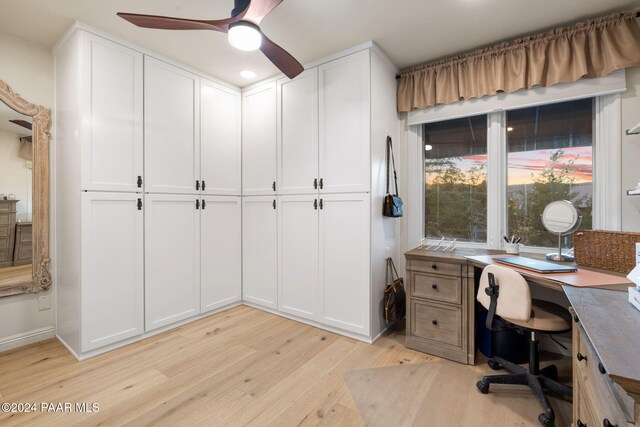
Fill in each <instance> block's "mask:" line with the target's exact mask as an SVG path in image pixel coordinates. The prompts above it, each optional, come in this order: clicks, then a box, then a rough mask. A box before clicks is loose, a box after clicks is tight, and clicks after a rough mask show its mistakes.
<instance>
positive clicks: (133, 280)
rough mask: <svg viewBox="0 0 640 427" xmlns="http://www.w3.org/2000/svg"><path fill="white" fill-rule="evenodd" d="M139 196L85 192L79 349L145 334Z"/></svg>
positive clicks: (82, 225)
mask: <svg viewBox="0 0 640 427" xmlns="http://www.w3.org/2000/svg"><path fill="white" fill-rule="evenodd" d="M138 197H141V195H138V194H132V193H105V192H101V193H94V192H83V193H82V197H81V216H80V217H81V229H82V232H81V242H80V243H81V248H82V250H81V253H82V255H81V258H80V260H79V261H80V264H81V265H80V274H81V281H82V292H80V294H79V297H80V299H81V312H82V313H81V317H82V328H81V330H82V340H81V341H82V345H81V351H89V350H93V349H96V348H99V347H103V346H105V345H108V344H112V343H115V342H117V341H121V340H124V339H127V338H131V337H134V336H136V335H140V334H142V333H143V332H144V319H143V313H144V276H143V274H144V258H143V257H144V241H143V236H144V234H143V232H144V230H143V211H142V210H138Z"/></svg>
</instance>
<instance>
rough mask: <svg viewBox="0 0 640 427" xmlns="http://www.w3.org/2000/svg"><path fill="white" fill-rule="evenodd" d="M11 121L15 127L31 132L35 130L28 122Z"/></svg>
mask: <svg viewBox="0 0 640 427" xmlns="http://www.w3.org/2000/svg"><path fill="white" fill-rule="evenodd" d="M9 121H10V122H11V123H13V124H14V125H18V126H22V127H23V128H27V129H29V130H32V129H33V125H32V124H31V123H29V122H28V121H26V120H19V119H16V120H9Z"/></svg>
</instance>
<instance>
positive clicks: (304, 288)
mask: <svg viewBox="0 0 640 427" xmlns="http://www.w3.org/2000/svg"><path fill="white" fill-rule="evenodd" d="M278 309H279V310H280V311H282V312H284V313H289V314H294V315H296V316H299V317H303V318H306V319H310V320H317V319H318V199H317V196H315V195H300V196H281V197H279V198H278Z"/></svg>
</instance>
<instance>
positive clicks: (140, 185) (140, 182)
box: [137, 175, 142, 188]
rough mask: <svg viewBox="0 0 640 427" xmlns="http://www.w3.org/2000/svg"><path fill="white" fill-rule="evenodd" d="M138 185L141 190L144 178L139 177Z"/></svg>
mask: <svg viewBox="0 0 640 427" xmlns="http://www.w3.org/2000/svg"><path fill="white" fill-rule="evenodd" d="M137 183H138V188H141V187H142V176H140V175H138V181H137Z"/></svg>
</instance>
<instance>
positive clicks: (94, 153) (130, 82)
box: [80, 33, 143, 192]
mask: <svg viewBox="0 0 640 427" xmlns="http://www.w3.org/2000/svg"><path fill="white" fill-rule="evenodd" d="M82 43H83V45H82V46H83V47H82V49H83V58H84V61H83V64H82V67H83V69H82V75H83V88H82V109H83V111H84V112H85V114H86V119H85V120H83V123H82V145H81V156H82V161H81V162H80V167H81V187H82V189H83V190H89V191H91V190H102V191H124V192H136V191H142V189H141V188H140V187H138V177H140V182H141V184H142V166H143V160H142V149H143V148H142V147H143V133H142V132H143V127H142V126H143V125H142V123H143V122H142V119H143V117H142V111H143V110H142V102H143V83H142V63H143V60H142V54H141V53H140V52H136V51H135V50H133V49H129V48H126V47H124V46H122V45H119V44H116V43H113V42H110V41H108V40H105V39H103V38H101V37H96V36H92V35H90V34H88V33H83V34H82Z"/></svg>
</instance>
